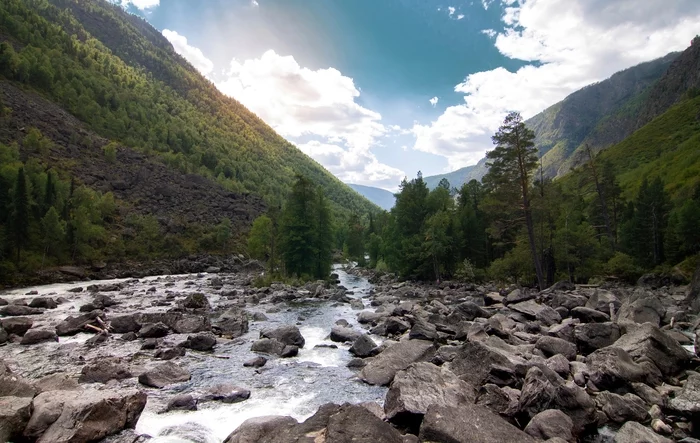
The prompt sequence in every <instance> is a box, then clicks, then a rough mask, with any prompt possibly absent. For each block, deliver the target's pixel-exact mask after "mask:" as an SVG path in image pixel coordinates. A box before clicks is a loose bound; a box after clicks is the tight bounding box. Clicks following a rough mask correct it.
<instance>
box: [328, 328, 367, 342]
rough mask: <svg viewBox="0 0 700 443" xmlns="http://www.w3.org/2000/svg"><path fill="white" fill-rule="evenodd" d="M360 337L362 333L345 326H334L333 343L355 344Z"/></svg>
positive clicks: (332, 330)
mask: <svg viewBox="0 0 700 443" xmlns="http://www.w3.org/2000/svg"><path fill="white" fill-rule="evenodd" d="M360 335H361V333H360V332H358V331H356V330H354V329H353V328H348V327H345V326H333V327H332V328H331V341H335V342H339V343H344V342H354V341H355V340H357V338H358V337H360Z"/></svg>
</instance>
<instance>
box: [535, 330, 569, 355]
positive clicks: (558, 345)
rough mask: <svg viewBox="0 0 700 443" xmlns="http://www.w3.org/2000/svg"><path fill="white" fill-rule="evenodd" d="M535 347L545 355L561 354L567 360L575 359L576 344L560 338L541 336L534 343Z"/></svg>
mask: <svg viewBox="0 0 700 443" xmlns="http://www.w3.org/2000/svg"><path fill="white" fill-rule="evenodd" d="M535 348H536V349H539V350H540V351H542V353H543V354H544V355H545V356H547V357H551V356H553V355H556V354H561V355H563V356H564V357H566V358H567V359H568V360H576V345H575V344H573V343H571V342H568V341H566V340H562V339H561V338H557V337H548V336H542V337H540V338H539V339H538V340H537V342H536V343H535Z"/></svg>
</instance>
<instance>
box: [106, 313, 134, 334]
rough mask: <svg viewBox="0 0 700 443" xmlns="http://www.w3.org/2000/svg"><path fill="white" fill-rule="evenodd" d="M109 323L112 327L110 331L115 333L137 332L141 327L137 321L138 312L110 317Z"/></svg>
mask: <svg viewBox="0 0 700 443" xmlns="http://www.w3.org/2000/svg"><path fill="white" fill-rule="evenodd" d="M109 324H110V326H111V327H112V332H115V333H117V334H125V333H127V332H138V331H139V329H141V322H140V321H139V318H138V314H126V315H120V316H116V317H110V319H109Z"/></svg>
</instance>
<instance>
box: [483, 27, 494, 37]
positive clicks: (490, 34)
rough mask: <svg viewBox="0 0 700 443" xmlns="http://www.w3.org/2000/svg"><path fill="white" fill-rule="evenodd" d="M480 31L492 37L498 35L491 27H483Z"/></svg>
mask: <svg viewBox="0 0 700 443" xmlns="http://www.w3.org/2000/svg"><path fill="white" fill-rule="evenodd" d="M481 33H482V34H485V35H488V36H489V37H491V38H494V37H496V36H497V35H498V32H496V31H494V30H493V29H484V30H482V31H481Z"/></svg>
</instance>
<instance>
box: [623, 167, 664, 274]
mask: <svg viewBox="0 0 700 443" xmlns="http://www.w3.org/2000/svg"><path fill="white" fill-rule="evenodd" d="M668 204H669V202H668V195H667V194H666V191H665V190H664V184H663V181H661V178H660V177H656V178H654V179H653V180H652V181H651V182H649V181H648V180H647V179H646V178H644V180H643V181H642V185H641V186H640V188H639V194H638V195H637V198H636V200H635V201H634V215H633V216H632V220H631V221H630V224H629V225H628V229H629V230H630V232H629V233H628V236H627V238H628V247H629V248H630V249H631V251H632V253H633V255H634V257H636V258H637V260H638V261H639V263H640V264H642V265H643V266H646V267H651V266H657V265H659V264H661V263H662V262H663V261H664V231H665V229H666V224H667V221H668Z"/></svg>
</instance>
